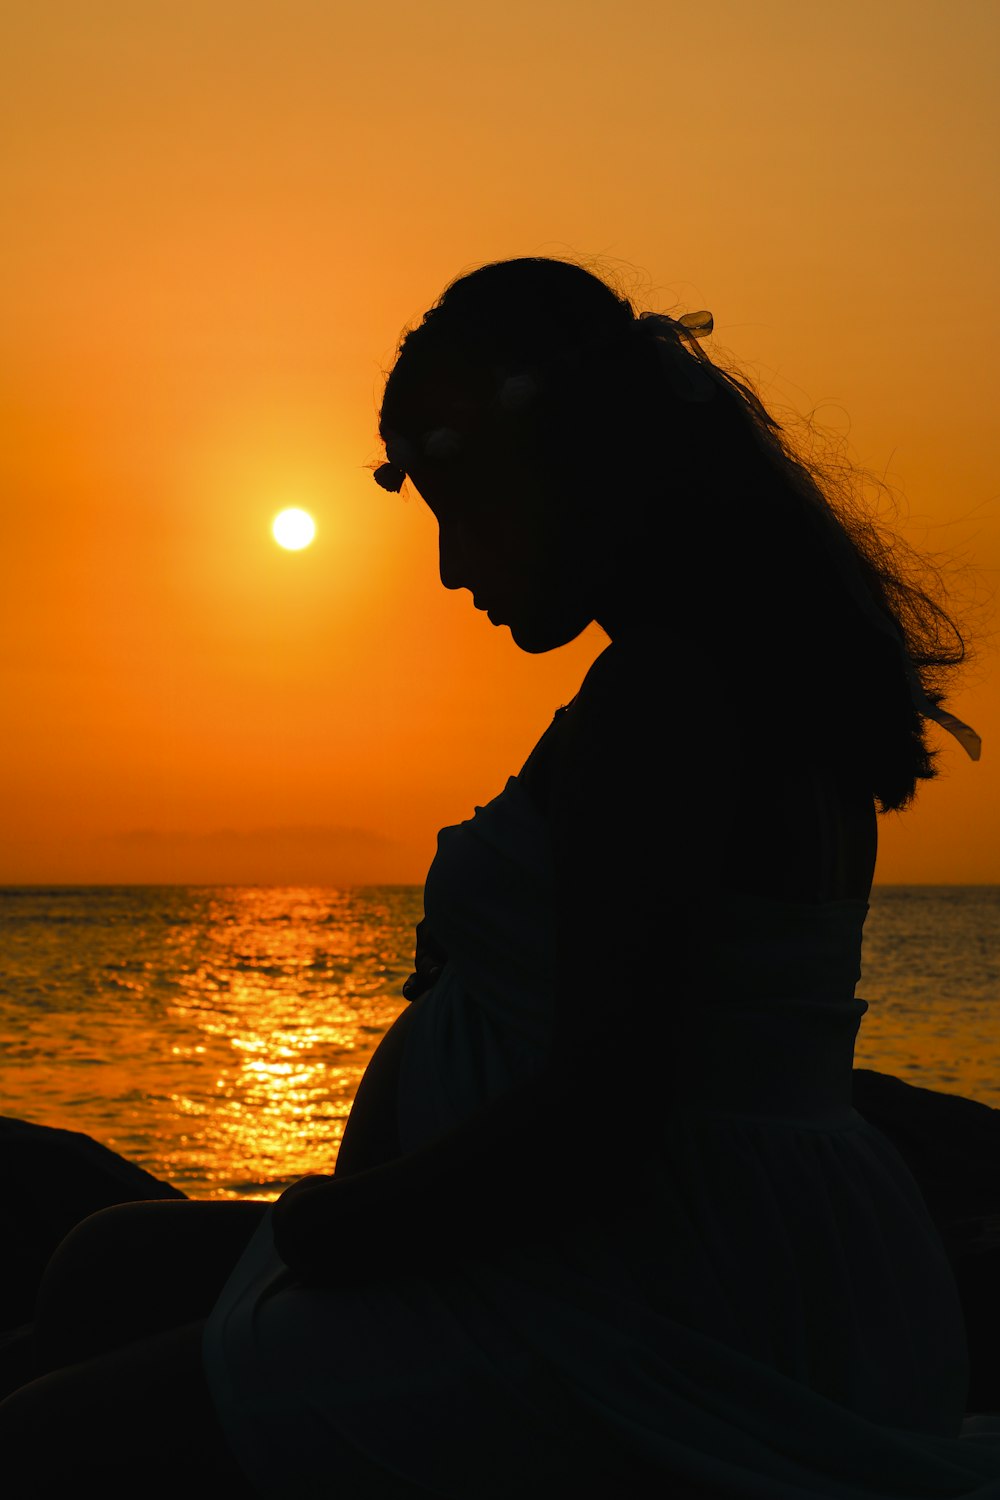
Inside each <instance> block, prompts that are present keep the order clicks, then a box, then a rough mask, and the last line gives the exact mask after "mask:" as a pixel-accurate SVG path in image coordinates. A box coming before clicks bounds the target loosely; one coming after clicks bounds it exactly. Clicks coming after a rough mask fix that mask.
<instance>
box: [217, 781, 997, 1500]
mask: <svg viewBox="0 0 1000 1500" xmlns="http://www.w3.org/2000/svg"><path fill="white" fill-rule="evenodd" d="M550 861H551V856H550V850H549V846H548V840H547V832H546V827H545V824H544V821H543V819H542V818H541V816H540V815H539V813H538V812H537V811H536V810H535V807H534V804H533V803H532V801H531V799H530V798H529V796H528V794H527V792H526V790H525V788H524V787H523V786H522V785H521V783H520V782H519V779H518V778H517V777H511V778H510V780H509V781H508V782H507V785H506V786H505V788H504V789H503V791H502V792H501V793H500V794H499V796H498V797H496V798H494V799H493V801H491V802H489V803H488V804H487V805H486V806H485V807H482V808H477V809H476V813H475V816H474V817H473V818H471V819H469V820H468V821H467V822H464V823H461V824H459V825H457V826H456V827H453V828H446V829H443V830H442V832H441V834H440V835H439V839H438V851H437V855H436V857H435V859H434V862H433V864H432V866H431V869H430V872H429V874H428V879H427V884H426V888H425V910H426V917H427V923H428V927H429V928H430V930H431V931H432V932H433V933H434V936H435V938H436V939H437V940H438V941H439V942H440V944H441V946H442V947H443V948H444V950H445V951H446V952H447V953H448V955H449V959H448V963H447V964H446V966H445V969H444V972H443V973H442V975H441V977H440V979H439V980H438V981H437V983H436V984H435V985H434V987H433V988H432V989H431V990H429V991H427V992H426V993H425V994H424V995H422V996H421V997H420V998H419V999H418V1000H416V1001H415V1002H414V1006H415V1007H416V1009H415V1012H414V1014H413V1018H412V1023H411V1025H410V1027H409V1030H408V1034H407V1041H406V1047H405V1053H404V1057H403V1065H402V1072H401V1078H400V1085H399V1099H398V1111H399V1128H400V1136H401V1140H402V1141H403V1144H404V1147H406V1148H411V1147H415V1146H417V1145H419V1144H420V1143H421V1142H422V1141H424V1140H426V1139H428V1138H429V1137H430V1136H432V1135H434V1134H436V1133H437V1132H438V1131H440V1130H441V1129H442V1128H445V1127H447V1126H450V1125H452V1124H454V1123H457V1122H458V1121H460V1120H461V1119H462V1118H464V1117H466V1116H467V1115H468V1114H470V1113H471V1112H472V1111H473V1110H475V1109H476V1108H478V1107H480V1106H481V1104H482V1103H484V1102H485V1101H486V1100H487V1099H488V1098H490V1097H492V1096H493V1095H495V1094H497V1093H500V1092H503V1091H504V1090H505V1089H507V1088H509V1087H510V1086H511V1085H512V1084H513V1083H515V1082H516V1081H518V1080H519V1079H521V1078H523V1077H524V1076H525V1075H526V1074H527V1073H528V1072H530V1071H531V1070H532V1069H533V1068H535V1067H537V1066H538V1065H539V1057H540V1053H541V1051H542V1049H543V1048H544V1045H545V1041H546V1037H547V1035H548V1031H549V1027H550V1025H551V1016H552V1004H553V998H552V997H553V983H552V978H553V971H554V935H553V921H552V880H551V862H550ZM867 910H868V907H867V904H866V903H865V902H860V901H833V902H827V903H821V904H819V905H807V904H798V903H792V902H778V901H773V900H770V899H767V900H765V899H759V900H758V899H754V898H751V897H749V896H743V895H739V896H737V895H735V894H729V895H724V896H717V895H716V896H713V900H712V911H711V913H710V914H708V917H707V919H706V931H705V938H704V941H703V943H702V945H701V962H700V965H699V974H698V994H697V1002H696V1003H694V1002H692V1001H687V1002H685V1004H684V1005H683V1006H679V1007H678V1017H677V1023H676V1034H675V1035H676V1045H677V1046H678V1047H679V1048H681V1049H683V1051H682V1055H683V1058H684V1066H683V1068H682V1069H681V1070H680V1072H681V1075H682V1081H681V1082H680V1083H679V1084H678V1086H677V1087H676V1088H675V1089H673V1090H672V1091H671V1097H670V1099H669V1100H665V1103H664V1112H663V1118H662V1133H661V1136H660V1137H659V1144H658V1151H657V1153H656V1155H655V1159H654V1161H655V1164H654V1165H651V1166H650V1168H649V1177H648V1182H646V1183H645V1190H644V1191H637V1193H636V1195H635V1198H634V1201H632V1202H630V1205H629V1207H628V1209H627V1211H624V1212H623V1213H622V1214H621V1216H620V1217H618V1218H617V1219H616V1220H615V1222H614V1223H609V1222H607V1220H606V1216H605V1218H603V1219H602V1218H601V1217H598V1216H595V1217H594V1218H593V1219H592V1221H588V1222H585V1223H583V1224H575V1225H574V1226H573V1228H572V1230H569V1229H567V1230H566V1232H565V1233H562V1234H559V1233H557V1234H555V1235H553V1236H551V1237H550V1238H548V1239H547V1240H546V1241H545V1243H544V1244H536V1245H533V1246H531V1247H530V1248H524V1249H520V1248H519V1249H517V1250H515V1251H508V1252H507V1253H505V1254H504V1255H502V1256H500V1255H498V1256H496V1257H495V1258H493V1259H490V1258H489V1257H487V1256H483V1255H480V1256H479V1257H478V1258H470V1259H468V1260H467V1261H465V1262H463V1263H462V1264H461V1265H460V1267H459V1268H458V1269H452V1270H451V1271H449V1272H447V1273H444V1272H443V1273H442V1274H441V1275H440V1276H436V1277H435V1276H433V1275H427V1274H424V1275H417V1274H414V1273H409V1272H407V1269H406V1255H405V1245H404V1246H401V1254H400V1270H399V1273H398V1274H397V1275H394V1276H392V1277H391V1278H386V1279H385V1280H380V1281H377V1282H372V1283H370V1284H366V1285H362V1286H350V1285H345V1286H336V1287H328V1288H312V1289H306V1288H303V1287H301V1286H299V1285H298V1284H297V1283H296V1281H295V1279H294V1277H292V1275H291V1273H290V1272H288V1271H287V1269H286V1268H284V1267H283V1265H282V1263H281V1261H280V1260H279V1259H278V1258H277V1256H276V1254H275V1252H274V1249H273V1244H272V1241H271V1233H270V1226H269V1220H265V1222H264V1223H263V1224H262V1225H261V1228H260V1230H259V1231H258V1232H257V1234H256V1236H255V1238H254V1240H253V1241H252V1242H251V1244H250V1245H249V1246H248V1248H247V1251H246V1252H245V1254H244V1256H243V1258H242V1260H241V1261H240V1263H239V1264H238V1265H237V1267H236V1268H235V1270H234V1272H233V1274H232V1276H231V1277H230V1280H229V1282H228V1284H227V1286H226V1287H225V1289H224V1291H223V1293H222V1296H221V1298H220V1300H219V1302H218V1304H217V1305H216V1307H215V1309H214V1311H213V1314H212V1316H211V1318H210V1319H209V1322H208V1324H207V1327H206V1333H205V1343H204V1355H205V1368H206V1372H207V1375H208V1379H209V1384H210V1388H211V1390H212V1392H213V1396H214V1399H215V1402H216V1406H217V1409H218V1411H219V1415H220V1418H221V1420H222V1422H223V1426H224V1428H225V1430H226V1432H227V1435H228V1438H229V1441H230V1443H231V1445H232V1447H233V1450H234V1452H235V1453H236V1454H237V1456H238V1457H239V1459H240V1461H241V1463H242V1464H243V1466H244V1467H245V1468H246V1470H247V1473H248V1474H249V1475H250V1477H251V1478H252V1479H253V1481H254V1483H255V1485H256V1486H257V1487H258V1488H259V1489H260V1492H261V1494H263V1495H265V1496H271V1497H275V1500H277V1497H281V1500H306V1497H313V1496H316V1495H318V1494H326V1493H329V1494H330V1495H337V1494H338V1493H339V1491H338V1489H337V1487H336V1484H335V1480H334V1478H333V1475H331V1476H330V1479H329V1483H330V1486H331V1487H330V1488H329V1489H328V1490H327V1489H326V1488H325V1487H323V1486H322V1485H321V1484H319V1482H318V1479H317V1476H320V1475H323V1474H324V1473H325V1472H326V1470H325V1464H324V1460H325V1458H326V1456H327V1454H328V1452H329V1446H330V1443H331V1440H332V1436H333V1435H335V1436H336V1440H337V1441H338V1442H339V1443H341V1444H342V1443H344V1442H345V1441H346V1442H347V1444H349V1445H350V1446H352V1447H354V1448H356V1449H357V1450H359V1451H360V1452H362V1453H363V1454H365V1455H366V1456H367V1457H369V1458H370V1459H373V1460H374V1461H375V1462H376V1463H377V1464H379V1465H381V1466H383V1467H384V1468H385V1469H386V1470H387V1471H388V1472H390V1473H393V1474H397V1475H400V1476H403V1477H405V1478H406V1479H407V1480H409V1481H411V1482H413V1483H415V1484H417V1485H422V1486H424V1487H425V1489H426V1490H427V1492H428V1493H429V1494H430V1495H436V1496H447V1497H449V1500H512V1497H515V1496H516V1497H518V1500H533V1497H536V1496H537V1497H539V1500H541V1497H543V1496H544V1497H546V1500H564V1497H567V1500H568V1497H569V1496H571V1495H572V1496H573V1497H574V1500H576V1497H578V1496H586V1495H591V1494H593V1495H595V1496H596V1495H603V1494H607V1495H612V1494H614V1495H615V1496H619V1495H628V1496H635V1497H640V1496H642V1497H646V1496H653V1495H655V1496H657V1497H658V1500H667V1497H672V1496H677V1497H680V1496H684V1497H688V1496H691V1495H696V1496H698V1497H703V1496H704V1497H708V1496H713V1497H717V1500H820V1497H822V1500H863V1497H864V1500H872V1497H876V1500H880V1497H889V1496H893V1497H905V1500H910V1497H913V1500H916V1497H917V1496H920V1497H922V1500H923V1497H939V1496H940V1497H943V1496H962V1497H967V1500H1000V1417H997V1418H995V1419H994V1418H992V1417H990V1418H975V1419H967V1418H966V1415H965V1409H964V1408H965V1398H966V1393H967V1388H968V1361H967V1351H966V1344H965V1333H964V1325H963V1320H962V1312H961V1307H960V1303H959V1300H958V1294H957V1290H956V1287H955V1283H954V1279H953V1276H952V1272H951V1268H950V1264H949V1262H948V1260H947V1257H946V1255H945V1252H944V1249H943V1246H942V1244H941V1241H940V1238H939V1235H938V1233H937V1230H936V1228H935V1226H934V1224H933V1222H932V1220H931V1218H930V1215H929V1213H928V1210H927V1207H926V1204H925V1202H924V1200H923V1198H922V1196H921V1194H920V1191H919V1189H918V1187H917V1185H916V1182H915V1181H914V1179H913V1177H912V1175H911V1173H910V1171H909V1169H908V1167H907V1166H906V1165H905V1163H904V1162H903V1160H902V1158H901V1157H900V1155H899V1154H898V1152H897V1151H896V1149H895V1147H894V1146H893V1145H892V1144H891V1143H890V1141H889V1140H888V1139H887V1137H885V1136H884V1135H883V1134H882V1133H881V1132H879V1131H878V1130H876V1129H875V1128H874V1127H873V1126H871V1125H869V1124H868V1123H867V1122H866V1121H865V1120H864V1119H863V1118H862V1116H861V1115H859V1114H858V1113H857V1112H856V1111H855V1110H854V1109H853V1107H852V1103H851V1078H852V1066H853V1050H854V1043H855V1038H856V1034H857V1030H858V1027H859V1024H860V1021H861V1018H862V1016H863V1014H864V1012H865V1010H866V1009H867V1005H866V1002H865V1001H864V1000H861V999H858V998H855V994H854V990H855V985H856V983H857V981H858V979H859V977H860V955H861V940H862V929H863V925H864V921H865V915H866V913H867ZM413 1232H414V1234H419V1225H415V1226H414V1231H413ZM353 1493H354V1492H353V1491H352V1495H353Z"/></svg>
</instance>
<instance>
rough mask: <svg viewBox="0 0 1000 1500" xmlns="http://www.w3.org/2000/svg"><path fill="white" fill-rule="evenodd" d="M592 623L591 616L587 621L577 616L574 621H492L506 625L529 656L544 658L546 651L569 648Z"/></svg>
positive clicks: (513, 637) (516, 644)
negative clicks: (561, 647)
mask: <svg viewBox="0 0 1000 1500" xmlns="http://www.w3.org/2000/svg"><path fill="white" fill-rule="evenodd" d="M491 619H492V617H491ZM591 622H592V617H591V616H588V618H586V619H582V618H580V617H579V616H576V617H574V618H573V619H572V620H570V619H562V620H544V621H542V620H531V621H524V620H513V621H507V620H493V621H492V623H493V624H495V625H506V626H507V628H508V629H509V631H510V633H511V637H512V639H513V641H514V645H515V646H517V647H519V649H520V650H521V651H525V652H527V654H528V655H529V656H543V655H544V654H545V652H546V651H558V649H559V647H560V646H568V645H569V643H570V642H571V641H575V640H576V638H577V636H579V635H582V634H583V632H584V631H585V630H586V628H587V626H588V625H590V624H591Z"/></svg>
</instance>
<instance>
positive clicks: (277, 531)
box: [271, 508, 316, 552]
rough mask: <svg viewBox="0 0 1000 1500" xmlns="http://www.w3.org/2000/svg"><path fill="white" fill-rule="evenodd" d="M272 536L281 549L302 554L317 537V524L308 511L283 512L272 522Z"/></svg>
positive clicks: (293, 510)
mask: <svg viewBox="0 0 1000 1500" xmlns="http://www.w3.org/2000/svg"><path fill="white" fill-rule="evenodd" d="M271 534H272V536H273V537H274V540H275V541H276V542H277V543H278V546H279V547H284V548H285V549H286V550H287V551H288V552H301V550H302V548H303V547H308V546H309V543H310V542H311V541H312V539H313V537H314V536H315V535H316V523H315V521H314V520H313V518H312V516H311V515H309V513H308V511H304V510H297V509H294V508H293V509H292V510H283V511H281V512H280V513H279V514H278V515H276V516H275V518H274V520H273V521H272V523H271Z"/></svg>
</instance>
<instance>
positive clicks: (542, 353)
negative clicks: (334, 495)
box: [379, 259, 714, 651]
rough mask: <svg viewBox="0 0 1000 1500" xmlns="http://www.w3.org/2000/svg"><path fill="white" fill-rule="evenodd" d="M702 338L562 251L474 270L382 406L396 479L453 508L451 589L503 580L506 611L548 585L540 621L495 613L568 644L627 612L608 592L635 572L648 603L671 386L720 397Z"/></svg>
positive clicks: (535, 637) (448, 543) (411, 350)
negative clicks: (648, 525) (641, 308)
mask: <svg viewBox="0 0 1000 1500" xmlns="http://www.w3.org/2000/svg"><path fill="white" fill-rule="evenodd" d="M701 316H702V318H703V319H707V315H701ZM710 326H711V321H710V319H708V321H707V322H703V323H702V324H701V325H700V327H699V329H698V332H699V333H703V332H707V331H708V329H709V328H710ZM694 339H695V335H694V334H693V333H692V332H691V330H689V329H688V328H685V327H684V325H683V324H681V323H680V322H676V323H675V321H674V320H673V319H670V318H667V317H650V316H648V315H644V316H637V315H636V313H635V310H634V309H633V307H632V304H631V303H630V302H629V300H628V299H627V298H624V297H622V296H620V295H619V294H618V293H616V292H615V291H614V290H612V288H611V287H609V286H607V285H606V284H605V283H604V282H602V281H601V280H600V279H599V278H598V277H596V276H594V275H592V274H591V273H590V272H588V271H586V270H584V269H583V268H582V267H579V266H576V265H573V264H572V263H570V262H567V261H558V260H546V259H522V260H512V261H501V262H497V263H494V264H491V265H487V266H484V267H482V268H481V269H479V270H478V271H474V272H472V273H471V274H469V275H467V276H463V277H462V278H460V279H459V280H458V281H456V282H454V283H453V284H452V285H451V286H450V287H449V288H448V289H447V291H446V292H445V293H444V295H443V297H442V298H441V299H440V301H439V302H438V303H437V304H436V305H435V306H434V307H433V308H432V309H431V310H430V312H428V313H427V314H426V316H425V317H424V319H423V321H422V323H421V324H420V325H419V327H417V328H415V329H413V330H412V331H411V332H409V333H408V334H407V335H406V337H405V338H404V340H403V342H402V344H401V346H400V351H399V355H398V358H397V360H396V362H395V365H394V366H393V369H392V372H391V374H390V376H389V378H388V381H387V384H386V389H385V394H384V398H383V402H382V410H381V417H380V424H379V425H380V433H381V436H382V438H383V440H384V441H385V444H386V456H387V459H388V460H389V461H390V463H389V464H387V466H386V468H385V469H384V470H382V471H381V472H380V475H379V477H380V481H382V482H385V483H386V484H387V486H393V485H394V484H395V485H398V484H399V483H400V482H401V480H402V476H403V473H404V472H405V473H406V474H407V475H409V477H410V478H411V479H412V480H413V483H414V484H415V485H416V488H417V489H418V491H419V492H420V494H421V495H422V496H423V497H424V499H425V500H427V501H428V503H429V504H430V505H431V507H432V509H434V511H435V513H436V514H438V517H439V521H441V523H442V537H441V540H442V563H441V576H442V581H443V582H444V583H445V584H446V585H447V586H449V587H456V588H457V587H466V588H468V589H469V590H470V591H471V592H472V593H473V594H474V595H476V594H480V595H481V596H482V599H483V603H484V605H485V606H486V607H489V605H490V602H491V599H490V594H491V589H492V592H493V593H494V594H495V593H496V591H497V589H498V588H499V593H500V595H501V596H502V597H501V599H500V600H499V602H500V603H501V604H506V603H507V602H508V596H509V594H510V593H511V592H512V591H516V592H517V593H518V595H519V597H521V598H522V599H524V600H525V602H527V595H528V592H529V591H531V592H532V593H533V596H534V601H535V606H536V607H535V610H534V613H535V615H536V616H537V617H538V618H537V620H536V621H535V622H534V625H533V626H532V628H531V629H530V630H527V631H519V630H518V628H517V625H516V623H515V621H514V620H512V619H504V618H503V615H502V611H501V610H497V611H494V614H495V615H498V616H499V617H500V620H501V622H502V623H507V624H510V625H511V629H512V633H513V634H514V638H515V640H516V641H517V642H518V644H520V645H522V646H523V647H524V649H527V650H535V651H539V650H549V649H552V647H553V646H558V645H562V644H564V643H565V641H567V640H570V639H572V638H573V636H574V635H576V634H579V632H580V631H581V630H582V629H583V628H584V627H585V626H586V625H587V624H589V623H590V621H591V620H592V619H595V618H597V619H601V611H602V609H603V610H606V609H608V608H609V607H610V609H611V611H612V614H614V612H615V606H614V603H613V602H611V603H610V604H609V600H608V595H609V593H610V592H612V591H613V589H614V586H615V583H616V581H617V579H618V578H619V577H620V576H621V575H623V574H624V575H628V576H629V577H630V595H631V597H632V598H639V597H641V598H645V597H646V596H647V593H648V589H647V587H646V580H645V578H644V577H643V579H642V583H641V585H640V579H639V577H638V574H639V573H642V574H643V575H644V573H645V571H646V570H645V568H644V566H643V564H644V562H645V560H646V559H647V558H648V553H647V552H646V550H645V548H644V545H643V537H644V531H645V511H646V509H647V504H648V502H649V501H650V500H651V499H652V497H653V495H654V493H655V491H656V490H658V489H662V483H663V475H664V472H665V467H666V463H665V454H663V453H660V454H657V455H653V454H651V452H650V445H649V442H648V432H649V428H650V424H651V423H655V424H656V425H657V426H658V427H659V428H660V429H661V430H660V433H659V437H660V440H661V442H662V443H664V444H666V443H668V442H669V438H668V434H667V433H666V432H665V431H663V430H662V429H663V427H664V423H665V418H666V412H667V407H668V401H667V397H668V395H669V393H670V392H671V390H673V391H674V392H680V395H679V396H678V395H674V396H673V404H674V405H675V406H677V407H687V406H688V405H690V404H697V403H699V402H703V401H704V400H705V399H706V397H708V396H711V395H713V394H714V385H713V382H712V380H711V378H710V375H709V374H708V373H706V368H707V369H709V370H710V369H711V367H710V366H707V367H706V365H705V364H703V363H702V362H700V360H699V356H698V355H697V354H696V353H695V352H692V351H693V350H694V348H695V347H696V346H695V342H694ZM647 407H648V408H649V409H648V410H647ZM678 420H679V422H680V424H681V426H682V427H683V424H684V418H683V415H682V414H680V413H679V414H678ZM393 465H395V471H394V470H393ZM459 523H462V524H461V526H460V524H459ZM463 527H464V531H465V535H464V536H460V535H459V532H460V530H462V528H463ZM480 533H481V534H482V541H483V544H484V545H483V547H481V548H479V549H478V552H479V555H478V557H477V558H476V559H475V562H476V566H473V567H471V571H470V570H469V568H468V567H467V568H466V569H465V571H463V566H462V562H463V559H462V556H461V552H462V545H461V544H462V543H463V542H464V543H465V544H466V550H467V552H469V554H470V556H469V558H468V559H467V560H466V561H467V562H468V563H469V564H470V565H471V563H472V562H473V559H472V557H471V551H472V548H473V546H474V545H476V544H477V542H478V540H479V536H480ZM480 566H481V567H482V568H488V570H489V572H490V575H491V576H490V579H489V580H486V579H482V578H481V576H480V572H479V567H480ZM633 567H635V568H636V572H635V573H633V572H632V569H633ZM501 571H503V572H504V574H505V577H504V579H503V580H501V579H500V577H499V575H500V573H501ZM546 590H547V591H548V596H549V597H548V604H549V605H550V606H551V607H546V598H545V597H544V596H545V592H546ZM543 617H544V618H543ZM602 623H604V621H603V619H602ZM535 625H537V628H535ZM529 642H530V643H529Z"/></svg>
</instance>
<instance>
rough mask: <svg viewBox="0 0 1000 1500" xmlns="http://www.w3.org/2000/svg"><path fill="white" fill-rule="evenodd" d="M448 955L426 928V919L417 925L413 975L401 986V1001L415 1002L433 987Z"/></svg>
mask: <svg viewBox="0 0 1000 1500" xmlns="http://www.w3.org/2000/svg"><path fill="white" fill-rule="evenodd" d="M447 962H448V955H447V953H446V952H445V951H444V949H443V948H442V947H441V944H440V943H439V942H438V941H437V940H436V938H435V937H434V935H433V934H432V933H431V932H430V931H429V929H428V927H427V918H426V917H424V919H423V921H421V922H418V923H417V949H416V954H415V957H414V960H413V973H412V974H411V975H410V977H409V979H407V981H406V983H405V984H404V985H403V999H404V1000H416V999H418V998H419V997H420V996H421V995H423V994H424V993H425V992H426V991H427V990H429V989H430V988H431V986H432V985H434V984H435V983H436V982H437V980H438V977H439V976H440V974H441V970H442V969H443V968H444V966H445V964H446V963H447Z"/></svg>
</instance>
